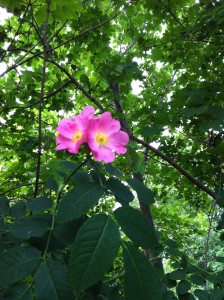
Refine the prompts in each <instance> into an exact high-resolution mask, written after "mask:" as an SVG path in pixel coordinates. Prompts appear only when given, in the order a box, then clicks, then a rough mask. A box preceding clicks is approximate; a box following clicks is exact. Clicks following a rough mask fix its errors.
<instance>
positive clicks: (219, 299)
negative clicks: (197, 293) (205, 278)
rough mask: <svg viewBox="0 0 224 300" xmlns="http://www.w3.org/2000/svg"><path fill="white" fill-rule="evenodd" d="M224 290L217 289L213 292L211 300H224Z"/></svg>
mask: <svg viewBox="0 0 224 300" xmlns="http://www.w3.org/2000/svg"><path fill="white" fill-rule="evenodd" d="M223 298H224V290H223V289H220V288H216V289H214V290H213V291H212V292H211V296H210V300H223Z"/></svg>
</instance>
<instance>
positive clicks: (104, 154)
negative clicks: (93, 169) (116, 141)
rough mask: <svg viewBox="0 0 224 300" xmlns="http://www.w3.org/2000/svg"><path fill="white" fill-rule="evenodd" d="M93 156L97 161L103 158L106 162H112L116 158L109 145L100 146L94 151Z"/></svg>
mask: <svg viewBox="0 0 224 300" xmlns="http://www.w3.org/2000/svg"><path fill="white" fill-rule="evenodd" d="M93 156H94V157H95V159H96V160H97V161H101V160H103V161H104V162H105V163H111V162H113V161H114V160H115V153H114V152H113V151H112V150H111V149H109V148H107V147H100V148H99V149H98V151H93Z"/></svg>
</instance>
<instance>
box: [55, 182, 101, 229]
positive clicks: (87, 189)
mask: <svg viewBox="0 0 224 300" xmlns="http://www.w3.org/2000/svg"><path fill="white" fill-rule="evenodd" d="M103 193H104V188H102V187H101V186H100V185H99V184H95V183H89V184H86V185H82V184H80V185H78V186H77V187H75V188H74V189H72V190H71V191H69V192H68V193H67V194H66V195H65V196H64V198H63V199H62V200H61V202H60V203H59V206H58V213H57V217H56V220H57V222H59V223H63V222H69V221H72V220H74V219H78V218H79V217H81V216H82V215H83V214H85V213H86V212H87V211H88V210H89V209H90V208H92V207H93V206H94V204H96V203H97V202H98V201H99V199H100V198H101V197H102V195H103Z"/></svg>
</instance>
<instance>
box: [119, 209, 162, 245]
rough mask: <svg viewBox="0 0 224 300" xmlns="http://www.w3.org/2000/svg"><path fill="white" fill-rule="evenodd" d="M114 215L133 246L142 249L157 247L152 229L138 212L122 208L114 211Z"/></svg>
mask: <svg viewBox="0 0 224 300" xmlns="http://www.w3.org/2000/svg"><path fill="white" fill-rule="evenodd" d="M114 215H115V218H116V219H117V221H118V223H119V224H120V226H121V228H122V230H123V231H124V233H125V234H126V235H127V236H128V237H129V238H130V239H131V240H132V241H133V242H134V243H135V244H137V245H138V246H142V247H143V248H144V249H152V248H155V247H157V246H159V243H158V241H157V238H156V234H155V230H154V228H153V227H152V225H151V224H150V223H149V220H147V218H146V217H145V216H144V215H143V214H142V213H141V212H140V211H139V210H137V209H134V208H132V207H130V206H124V207H119V208H118V209H116V210H115V212H114Z"/></svg>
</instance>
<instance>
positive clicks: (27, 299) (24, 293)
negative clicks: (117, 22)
mask: <svg viewBox="0 0 224 300" xmlns="http://www.w3.org/2000/svg"><path fill="white" fill-rule="evenodd" d="M1 299H2V300H32V299H33V295H32V289H31V288H30V286H29V285H28V284H26V283H19V284H15V285H14V286H13V288H12V287H9V288H8V289H7V290H6V292H5V293H4V297H3V298H1Z"/></svg>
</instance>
